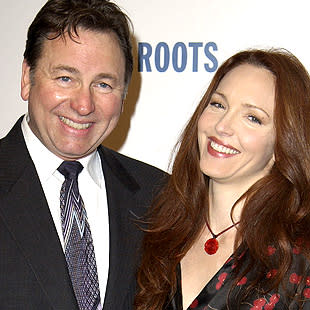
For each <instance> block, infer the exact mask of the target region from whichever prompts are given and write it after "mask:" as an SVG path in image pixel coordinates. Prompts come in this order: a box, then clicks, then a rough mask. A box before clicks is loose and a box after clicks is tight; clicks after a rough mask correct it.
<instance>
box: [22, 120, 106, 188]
mask: <svg viewBox="0 0 310 310" xmlns="http://www.w3.org/2000/svg"><path fill="white" fill-rule="evenodd" d="M28 121H29V115H28V114H26V115H25V117H24V119H23V121H22V124H21V128H22V132H23V135H24V139H25V142H26V146H27V148H28V151H29V153H30V156H31V159H32V161H33V163H34V165H35V167H36V170H37V173H38V176H39V178H40V180H41V182H46V181H48V179H49V178H51V177H52V176H53V175H54V176H55V177H57V178H58V179H59V178H60V179H61V180H63V176H62V175H61V173H59V172H58V170H57V168H58V167H59V165H60V164H61V163H62V162H63V160H62V159H61V158H59V157H58V156H56V155H55V154H54V153H52V152H51V151H50V150H49V149H47V148H46V147H45V146H44V144H43V143H42V142H41V141H40V140H39V139H38V138H37V137H36V135H35V134H34V133H33V132H32V130H31V129H30V127H29V124H28ZM79 162H80V163H81V164H82V165H83V167H84V169H83V171H82V172H81V173H88V174H89V175H90V177H91V178H92V179H93V181H94V182H95V183H96V184H97V185H98V186H99V187H101V185H102V180H103V172H102V169H101V161H100V157H99V154H98V152H97V151H94V152H93V153H91V154H89V155H87V156H86V157H83V158H81V159H79Z"/></svg>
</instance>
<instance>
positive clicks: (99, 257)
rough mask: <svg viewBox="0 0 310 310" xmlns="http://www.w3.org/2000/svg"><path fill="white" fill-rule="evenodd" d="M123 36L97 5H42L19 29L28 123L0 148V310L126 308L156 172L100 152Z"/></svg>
mask: <svg viewBox="0 0 310 310" xmlns="http://www.w3.org/2000/svg"><path fill="white" fill-rule="evenodd" d="M129 35H130V33H129V26H128V20H127V17H126V16H125V15H124V14H123V13H122V12H121V11H120V9H119V8H118V7H117V6H116V5H115V4H113V3H110V2H108V1H105V0H49V1H48V2H47V3H46V4H45V5H44V6H43V8H42V9H41V10H40V12H39V13H38V14H37V16H36V17H35V19H34V21H33V22H32V24H31V26H30V28H29V30H28V37H27V43H26V49H25V53H24V62H23V65H22V81H21V96H22V98H23V99H24V100H26V101H28V113H27V114H26V116H24V117H21V118H20V119H19V120H18V121H17V123H16V124H15V126H14V127H13V128H12V129H11V131H10V132H9V134H8V135H7V136H6V137H5V138H3V139H2V140H1V142H0V245H1V248H0V249H1V251H0V309H5V310H9V309H14V310H15V309H16V310H17V309H18V310H19V309H23V310H28V309H29V310H48V309H55V310H74V309H80V310H82V309H102V308H103V309H105V310H107V309H113V310H115V309H117V310H122V309H131V308H132V303H133V297H134V288H135V267H136V264H137V259H138V251H137V250H138V248H139V241H140V240H141V232H139V229H138V228H137V219H139V218H141V216H142V215H143V214H144V213H145V210H146V207H147V205H148V204H149V203H150V201H151V199H152V198H153V195H154V193H155V191H157V190H158V184H159V183H160V180H161V179H162V177H164V173H163V172H162V171H160V170H158V169H156V168H154V167H151V166H149V165H146V164H144V163H141V162H138V161H136V160H133V159H130V158H128V157H125V156H123V155H121V154H118V153H116V152H113V151H111V150H109V149H107V148H105V147H103V146H101V142H102V141H103V140H104V139H105V138H106V137H107V136H108V135H109V134H110V132H111V131H112V130H113V129H114V127H115V126H116V124H117V121H118V118H119V115H120V113H121V111H122V109H123V101H124V97H125V94H126V91H127V87H128V83H129V80H130V77H131V72H132V55H131V45H130V41H129ZM73 166H74V169H75V167H78V168H77V169H78V170H79V171H75V172H74V173H75V175H74V176H71V174H70V173H71V172H70V171H71V170H70V169H71V168H72V167H73ZM63 167H65V168H63ZM70 167H71V168H70ZM69 170H70V171H69ZM68 171H69V172H68ZM69 174H70V176H69Z"/></svg>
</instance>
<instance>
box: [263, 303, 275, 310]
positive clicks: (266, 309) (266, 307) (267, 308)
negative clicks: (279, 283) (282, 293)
mask: <svg viewBox="0 0 310 310" xmlns="http://www.w3.org/2000/svg"><path fill="white" fill-rule="evenodd" d="M274 306H275V304H272V303H270V304H266V305H265V307H264V309H265V310H272V309H274Z"/></svg>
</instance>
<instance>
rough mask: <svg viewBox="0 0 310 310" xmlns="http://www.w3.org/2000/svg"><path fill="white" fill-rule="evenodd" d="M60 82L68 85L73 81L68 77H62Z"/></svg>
mask: <svg viewBox="0 0 310 310" xmlns="http://www.w3.org/2000/svg"><path fill="white" fill-rule="evenodd" d="M58 80H60V81H61V82H66V83H67V82H70V81H71V79H70V78H69V77H68V76H60V77H59V78H58Z"/></svg>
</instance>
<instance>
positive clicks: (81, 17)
mask: <svg viewBox="0 0 310 310" xmlns="http://www.w3.org/2000/svg"><path fill="white" fill-rule="evenodd" d="M130 25H131V22H130V20H129V18H128V16H127V15H126V14H124V13H123V12H122V11H121V9H120V8H119V7H118V6H117V5H116V4H114V3H111V2H109V1H108V0H48V1H47V2H46V4H45V5H44V6H43V7H42V8H41V10H40V11H39V12H38V14H37V15H36V17H35V19H34V20H33V22H32V24H31V25H30V27H29V29H28V34H27V42H26V48H25V52H24V58H25V60H26V61H27V63H28V65H29V66H30V70H31V71H33V70H35V68H36V65H37V62H38V59H39V58H40V56H41V53H42V48H43V43H44V41H45V40H54V39H56V38H58V37H60V36H61V37H64V35H65V34H66V33H68V36H69V37H70V39H72V40H75V38H76V37H77V36H78V28H82V29H83V30H90V31H96V32H103V33H109V32H111V33H115V34H116V37H117V39H118V42H119V45H120V48H121V50H122V52H123V54H124V58H125V63H126V67H125V85H126V86H128V84H129V81H130V78H131V74H132V68H133V58H132V51H131V50H132V47H131V42H130Z"/></svg>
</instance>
